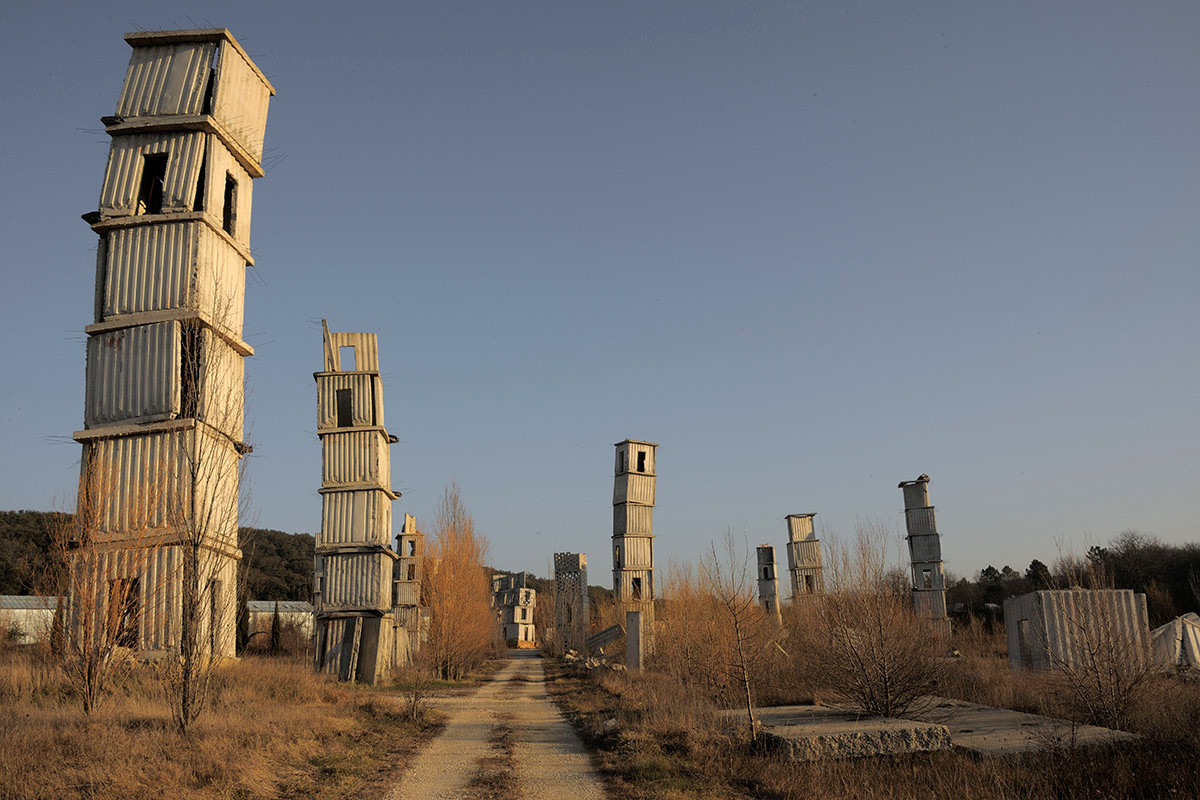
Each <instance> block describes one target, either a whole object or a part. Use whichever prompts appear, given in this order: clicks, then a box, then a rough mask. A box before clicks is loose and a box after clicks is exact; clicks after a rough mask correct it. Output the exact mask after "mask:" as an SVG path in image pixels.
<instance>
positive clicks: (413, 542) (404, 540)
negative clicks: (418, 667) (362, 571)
mask: <svg viewBox="0 0 1200 800" xmlns="http://www.w3.org/2000/svg"><path fill="white" fill-rule="evenodd" d="M396 544H397V547H396V552H397V553H399V554H400V560H399V561H398V562H397V563H396V569H395V587H394V588H395V596H394V597H393V598H392V603H393V605H394V606H395V607H396V622H397V623H399V625H400V627H401V628H403V629H404V631H405V633H407V634H408V652H409V654H410V657H411V658H415V657H416V655H417V653H418V652H419V651H420V649H421V573H422V569H421V566H422V561H423V559H424V557H425V534H423V533H421V532H420V531H419V530H417V518H416V517H414V516H413V515H412V514H405V515H404V527H403V528H401V530H400V535H399V536H398V537H396Z"/></svg>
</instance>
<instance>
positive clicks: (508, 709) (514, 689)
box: [387, 651, 607, 800]
mask: <svg viewBox="0 0 1200 800" xmlns="http://www.w3.org/2000/svg"><path fill="white" fill-rule="evenodd" d="M509 659H510V661H509V663H508V664H507V665H506V666H505V667H504V669H502V670H501V671H500V672H498V673H497V674H496V675H495V676H494V677H493V678H492V679H491V680H490V681H489V682H488V683H486V684H484V685H483V686H482V687H480V688H479V690H478V691H476V692H475V693H474V694H472V695H469V696H465V697H445V698H438V699H437V700H436V701H434V704H435V706H436V707H437V708H438V709H439V710H440V711H442V712H444V713H446V714H448V715H449V717H450V719H449V721H448V722H447V724H446V728H445V730H444V731H443V732H442V734H441V736H439V737H437V738H436V739H434V740H433V742H431V743H430V745H429V747H428V748H427V749H426V750H425V751H424V752H423V753H421V755H419V756H418V757H417V758H416V760H415V761H414V762H413V764H412V766H411V767H410V768H409V770H408V772H407V773H405V775H404V777H403V778H402V779H401V781H400V783H399V785H397V786H396V787H395V788H394V789H393V790H392V791H391V792H390V793H389V794H388V795H387V800H435V799H436V800H447V799H449V798H466V797H467V796H468V793H467V783H468V782H469V781H470V779H471V776H472V775H474V773H475V770H476V767H477V765H478V763H479V760H480V759H481V758H483V757H484V756H486V755H489V754H490V748H489V743H488V735H489V733H490V732H491V728H492V725H493V724H495V722H496V719H497V717H505V718H507V719H508V720H509V724H510V725H511V726H512V728H513V759H514V761H515V762H516V763H515V764H514V773H515V776H516V780H517V785H518V788H519V789H520V791H521V795H522V797H523V798H526V800H542V799H543V798H545V800H550V798H555V799H556V800H557V798H569V800H604V799H605V798H606V797H607V795H606V794H605V793H604V789H603V786H602V784H601V781H600V776H599V775H598V774H597V773H596V771H595V770H594V769H593V768H592V764H591V759H590V757H589V756H588V753H587V751H586V750H585V749H584V747H583V743H582V742H580V741H579V737H578V736H577V735H576V734H575V731H574V730H573V729H572V728H571V726H570V725H569V724H568V723H567V721H566V720H565V719H563V717H562V715H561V714H560V713H559V711H558V709H557V708H555V706H554V705H553V704H552V703H551V702H550V698H549V697H548V696H547V695H546V687H545V677H544V672H543V668H542V665H543V661H542V659H541V657H540V654H539V653H537V652H536V651H517V652H510V654H509Z"/></svg>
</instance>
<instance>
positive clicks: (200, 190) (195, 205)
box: [192, 149, 208, 211]
mask: <svg viewBox="0 0 1200 800" xmlns="http://www.w3.org/2000/svg"><path fill="white" fill-rule="evenodd" d="M207 176H208V150H207V149H206V150H205V151H204V155H203V156H202V157H201V158H200V177H199V178H198V179H197V180H196V197H195V198H194V199H193V200H192V211H203V210H204V189H205V178H206V177H207Z"/></svg>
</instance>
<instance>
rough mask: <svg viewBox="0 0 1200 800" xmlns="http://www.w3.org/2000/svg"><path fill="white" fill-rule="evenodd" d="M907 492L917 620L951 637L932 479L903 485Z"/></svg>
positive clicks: (906, 523)
mask: <svg viewBox="0 0 1200 800" xmlns="http://www.w3.org/2000/svg"><path fill="white" fill-rule="evenodd" d="M899 488H900V489H901V490H902V491H903V492H904V525H905V528H906V529H907V530H908V538H907V541H908V554H909V560H910V561H911V563H912V586H913V605H914V607H915V608H916V611H917V616H918V617H920V618H922V619H926V620H929V622H930V624H931V625H932V626H933V627H934V628H935V629H936V630H937V631H938V632H939V633H941V634H944V635H949V633H950V618H949V617H948V616H947V615H946V573H945V570H944V569H943V568H942V538H941V536H939V535H938V531H937V517H936V516H935V515H934V509H933V506H931V505H929V476H928V475H922V476H921V477H919V478H917V479H916V480H915V481H901V482H900V485H899Z"/></svg>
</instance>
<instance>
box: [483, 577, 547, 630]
mask: <svg viewBox="0 0 1200 800" xmlns="http://www.w3.org/2000/svg"><path fill="white" fill-rule="evenodd" d="M529 584H530V576H529V573H527V572H498V573H496V574H495V575H493V576H492V607H493V608H494V609H495V610H496V615H497V617H498V619H499V621H500V631H501V636H502V637H503V638H504V641H505V643H506V644H507V645H508V646H509V647H518V648H527V647H535V646H536V644H537V630H536V628H535V627H534V624H533V610H534V607H535V606H536V605H537V592H536V591H535V590H534V589H532V588H531V587H530V585H529Z"/></svg>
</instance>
